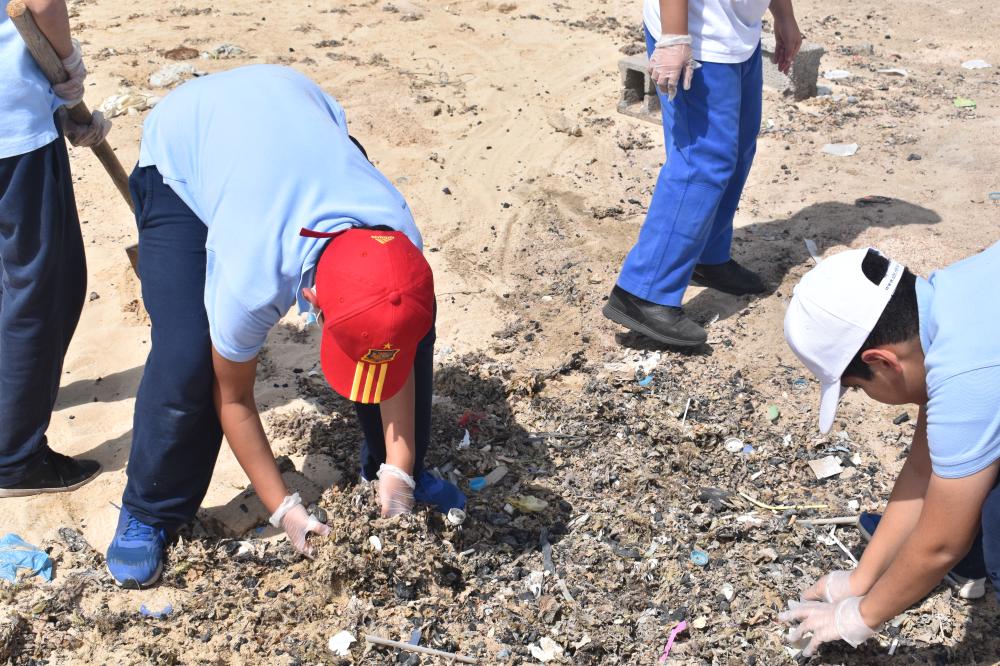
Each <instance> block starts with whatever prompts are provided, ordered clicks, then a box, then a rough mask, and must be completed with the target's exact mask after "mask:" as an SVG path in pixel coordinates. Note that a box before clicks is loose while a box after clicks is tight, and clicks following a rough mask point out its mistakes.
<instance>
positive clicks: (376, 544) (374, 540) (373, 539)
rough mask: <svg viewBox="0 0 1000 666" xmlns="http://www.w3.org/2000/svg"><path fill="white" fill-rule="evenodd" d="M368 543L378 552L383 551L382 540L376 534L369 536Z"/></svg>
mask: <svg viewBox="0 0 1000 666" xmlns="http://www.w3.org/2000/svg"><path fill="white" fill-rule="evenodd" d="M368 543H370V544H371V546H372V550H374V551H375V552H376V553H381V552H382V540H381V539H379V538H378V537H377V536H375V535H374V534H373V535H371V536H370V537H368Z"/></svg>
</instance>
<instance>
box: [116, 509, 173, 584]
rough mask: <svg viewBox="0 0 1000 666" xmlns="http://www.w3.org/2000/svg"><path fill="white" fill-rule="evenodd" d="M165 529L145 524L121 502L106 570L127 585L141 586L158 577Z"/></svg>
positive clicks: (164, 541) (163, 547)
mask: <svg viewBox="0 0 1000 666" xmlns="http://www.w3.org/2000/svg"><path fill="white" fill-rule="evenodd" d="M166 547H167V532H166V530H163V529H159V528H156V527H153V526H151V525H147V524H146V523H144V522H142V521H141V520H139V519H138V518H136V517H135V516H133V515H132V514H131V513H129V511H128V509H126V508H125V507H124V506H123V507H122V510H121V513H120V514H118V527H117V528H116V529H115V538H114V539H112V540H111V545H110V546H108V555H107V558H106V559H107V565H108V572H109V573H110V574H111V577H112V578H114V579H115V582H116V583H118V584H119V585H121V586H122V587H124V588H126V589H132V590H141V589H142V588H144V587H149V586H150V585H152V584H154V583H155V582H156V581H158V580H159V579H160V574H161V573H162V572H163V551H164V550H165V549H166Z"/></svg>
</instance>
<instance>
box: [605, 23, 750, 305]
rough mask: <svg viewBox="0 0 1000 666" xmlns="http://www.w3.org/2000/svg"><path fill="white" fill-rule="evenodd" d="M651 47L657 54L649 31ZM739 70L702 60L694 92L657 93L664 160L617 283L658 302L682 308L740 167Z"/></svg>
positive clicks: (632, 292)
mask: <svg viewBox="0 0 1000 666" xmlns="http://www.w3.org/2000/svg"><path fill="white" fill-rule="evenodd" d="M646 45H647V49H648V50H649V51H652V49H653V41H652V38H651V37H650V36H649V33H648V31H647V34H646ZM742 89H743V77H742V65H740V64H735V65H734V64H721V63H703V64H702V67H701V68H699V69H697V70H695V72H694V77H693V80H692V83H691V89H690V90H681V91H678V93H677V97H676V98H675V99H674V101H673V102H669V101H667V98H666V96H665V95H660V104H661V105H662V108H663V131H664V137H665V141H666V144H667V145H666V149H667V162H666V164H664V166H663V168H662V169H661V170H660V176H659V179H658V180H657V183H656V189H655V190H654V191H653V199H652V201H651V202H650V205H649V212H648V213H647V215H646V221H645V222H644V223H643V226H642V229H641V230H640V232H639V239H638V241H637V242H636V244H635V246H634V247H633V248H632V250H631V251H630V252H629V254H628V256H627V257H626V259H625V263H624V265H623V266H622V270H621V274H620V275H619V277H618V285H619V286H620V287H621V288H622V289H624V290H625V291H627V292H629V293H631V294H633V295H635V296H638V297H639V298H642V299H645V300H647V301H652V302H653V303H658V304H660V305H670V306H677V305H680V304H681V300H682V298H683V296H684V291H685V289H687V285H688V282H689V281H690V279H691V275H692V273H693V272H694V267H695V264H697V263H698V261H699V259H700V257H701V254H702V250H703V248H704V247H705V243H706V241H707V240H708V236H709V232H710V231H711V228H712V222H713V220H715V217H716V212H717V210H718V208H719V204H720V202H721V200H722V197H723V193H724V192H725V190H726V188H727V187H728V185H729V182H730V180H731V179H732V178H733V175H734V173H735V172H736V169H737V164H738V161H739V159H738V158H739V138H740V124H741V110H740V96H741V94H742Z"/></svg>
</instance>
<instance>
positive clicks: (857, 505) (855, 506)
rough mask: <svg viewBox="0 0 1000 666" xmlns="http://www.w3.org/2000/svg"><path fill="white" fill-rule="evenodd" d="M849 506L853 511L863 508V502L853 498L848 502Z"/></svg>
mask: <svg viewBox="0 0 1000 666" xmlns="http://www.w3.org/2000/svg"><path fill="white" fill-rule="evenodd" d="M847 508H848V509H850V510H851V511H857V510H858V509H860V508H861V502H859V501H858V500H856V499H852V500H850V501H848V502H847Z"/></svg>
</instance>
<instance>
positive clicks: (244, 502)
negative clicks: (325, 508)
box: [198, 470, 323, 537]
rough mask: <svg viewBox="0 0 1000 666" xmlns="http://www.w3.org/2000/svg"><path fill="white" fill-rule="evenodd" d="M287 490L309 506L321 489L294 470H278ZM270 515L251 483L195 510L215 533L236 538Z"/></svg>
mask: <svg viewBox="0 0 1000 666" xmlns="http://www.w3.org/2000/svg"><path fill="white" fill-rule="evenodd" d="M281 478H282V479H284V480H285V485H286V486H288V489H289V492H290V493H295V492H297V493H298V494H299V496H300V497H302V504H303V506H309V505H310V504H312V503H313V502H315V501H316V500H318V499H319V496H320V495H322V494H323V489H322V488H320V487H319V486H318V485H317V484H315V483H314V482H312V481H310V480H309V479H307V478H306V477H304V476H303V475H302V474H300V473H299V472H296V471H295V470H290V471H286V472H282V474H281ZM270 517H271V514H270V513H268V511H267V509H265V508H264V503H263V502H261V501H260V498H259V497H257V493H256V492H255V491H254V489H253V486H251V487H249V488H247V489H246V490H244V491H243V492H241V493H240V494H239V495H237V496H236V497H234V498H233V499H231V500H230V501H229V502H228V503H226V504H224V505H222V506H213V507H211V508H208V509H204V508H203V509H199V510H198V520H199V521H200V522H201V524H202V525H204V526H205V528H206V529H207V530H208V531H209V532H211V533H212V534H213V535H215V536H223V537H240V536H243V535H244V534H246V533H247V532H249V531H250V530H252V529H254V528H255V527H259V526H260V525H268V522H267V521H268V519H270Z"/></svg>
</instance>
